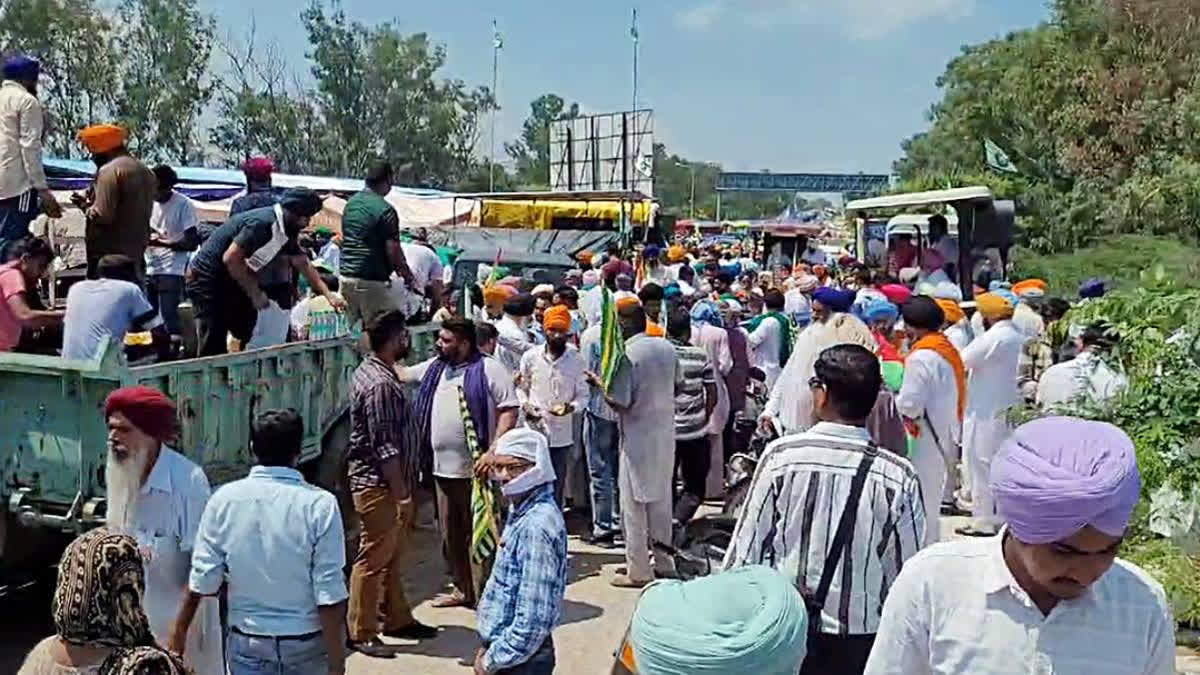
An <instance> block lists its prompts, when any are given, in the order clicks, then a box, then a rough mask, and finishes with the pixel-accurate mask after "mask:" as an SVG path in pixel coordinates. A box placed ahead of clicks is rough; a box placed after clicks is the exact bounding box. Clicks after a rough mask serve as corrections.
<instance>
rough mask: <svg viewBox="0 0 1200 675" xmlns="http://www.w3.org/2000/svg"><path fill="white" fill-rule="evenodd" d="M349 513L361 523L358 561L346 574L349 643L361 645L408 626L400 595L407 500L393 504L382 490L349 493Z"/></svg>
mask: <svg viewBox="0 0 1200 675" xmlns="http://www.w3.org/2000/svg"><path fill="white" fill-rule="evenodd" d="M354 511H355V512H356V513H358V517H359V519H360V520H361V521H362V531H361V532H360V534H359V538H358V555H357V556H356V557H355V558H354V567H353V568H351V570H350V608H349V616H348V617H347V623H348V624H349V630H350V640H351V641H353V642H364V641H366V640H370V639H372V638H374V637H376V636H377V635H378V634H379V633H380V630H379V613H380V609H382V610H383V616H384V622H385V625H384V631H392V630H398V629H401V628H404V627H406V626H409V625H411V624H412V623H413V621H414V619H413V615H412V607H411V606H410V605H409V604H408V596H407V595H405V593H404V579H403V563H404V554H405V553H406V552H407V550H408V538H409V536H410V535H411V533H412V525H413V516H414V512H415V508H414V505H413V500H412V499H411V498H410V499H401V500H397V499H396V498H395V497H393V496H392V494H391V492H390V491H389V490H388V489H387V488H367V489H365V490H360V491H358V492H355V493H354Z"/></svg>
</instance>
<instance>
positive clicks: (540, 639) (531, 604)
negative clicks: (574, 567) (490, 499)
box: [476, 483, 567, 673]
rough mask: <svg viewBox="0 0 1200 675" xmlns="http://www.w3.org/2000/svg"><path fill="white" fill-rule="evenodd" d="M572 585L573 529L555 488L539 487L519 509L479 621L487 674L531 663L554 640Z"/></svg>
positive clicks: (482, 603) (502, 540)
mask: <svg viewBox="0 0 1200 675" xmlns="http://www.w3.org/2000/svg"><path fill="white" fill-rule="evenodd" d="M566 585H567V528H566V525H565V524H564V523H563V517H562V511H561V510H559V508H558V504H557V503H556V502H555V501H554V485H553V484H552V483H547V484H545V485H542V486H540V487H537V488H534V490H533V491H532V492H530V493H529V494H528V495H527V496H526V497H525V498H524V499H523V500H521V502H520V503H518V504H516V505H515V506H514V507H513V510H512V513H511V514H510V515H509V520H508V524H507V525H506V526H505V528H504V534H502V535H501V536H500V549H499V551H498V552H497V553H496V563H495V565H494V566H493V567H492V576H491V578H490V579H488V582H487V587H486V588H485V589H484V591H483V598H482V599H481V600H480V601H479V609H478V611H477V612H476V621H477V622H478V625H479V637H480V639H482V640H483V644H485V645H487V653H486V654H484V657H483V665H484V667H485V668H486V669H487V672H489V673H494V672H496V671H498V670H505V669H508V668H514V667H516V666H519V665H521V664H522V663H525V662H526V661H528V660H529V659H530V658H531V657H532V656H533V655H534V654H535V653H536V652H537V650H538V648H540V647H541V646H542V644H543V643H544V642H545V641H546V640H547V639H548V638H549V637H550V631H551V630H552V629H553V628H554V626H555V625H556V624H557V623H558V619H559V616H560V614H561V612H562V600H563V593H564V592H565V591H566Z"/></svg>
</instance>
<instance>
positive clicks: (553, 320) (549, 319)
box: [542, 305, 571, 333]
mask: <svg viewBox="0 0 1200 675" xmlns="http://www.w3.org/2000/svg"><path fill="white" fill-rule="evenodd" d="M542 328H545V329H546V330H547V331H556V332H559V333H566V332H568V331H570V330H571V310H569V309H567V307H566V305H554V306H553V307H549V308H547V309H546V312H545V313H544V314H543V315H542Z"/></svg>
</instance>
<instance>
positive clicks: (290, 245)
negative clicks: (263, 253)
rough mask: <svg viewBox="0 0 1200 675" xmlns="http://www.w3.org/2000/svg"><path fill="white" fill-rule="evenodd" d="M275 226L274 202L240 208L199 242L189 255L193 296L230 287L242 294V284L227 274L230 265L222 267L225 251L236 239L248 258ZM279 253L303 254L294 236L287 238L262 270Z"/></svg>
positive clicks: (216, 294) (206, 296)
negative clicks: (266, 204)
mask: <svg viewBox="0 0 1200 675" xmlns="http://www.w3.org/2000/svg"><path fill="white" fill-rule="evenodd" d="M274 228H275V207H273V206H267V207H263V208H257V209H251V210H249V211H243V212H242V213H239V214H237V215H236V216H233V217H232V218H230V219H229V220H228V221H226V223H225V224H224V225H222V226H220V227H218V228H217V229H216V231H214V232H213V233H212V236H210V237H209V238H208V240H207V241H205V242H204V244H202V245H201V246H200V249H199V250H198V251H196V257H195V258H193V259H192V264H191V270H190V274H191V283H189V284H188V293H189V295H191V296H192V298H193V299H194V300H199V301H201V302H203V301H205V300H215V299H219V298H221V297H222V295H223V294H224V293H228V292H229V290H230V289H236V290H237V291H238V292H239V293H241V294H242V295H245V293H244V292H242V290H241V287H240V286H238V285H237V282H236V281H234V280H233V277H232V276H230V274H229V269H228V268H227V267H225V261H224V257H225V251H227V250H229V246H230V244H232V243H234V242H237V245H238V248H240V249H241V250H242V253H244V254H245V256H246V258H247V259H249V258H250V257H251V256H253V255H254V252H255V251H257V250H258V249H260V248H262V247H263V246H265V245H266V244H267V243H268V242H270V241H271V235H272V232H273V231H274ZM281 255H286V256H293V255H303V252H302V251H301V250H300V245H299V244H298V243H297V242H296V240H295V239H288V241H287V243H286V244H284V245H283V248H281V249H280V250H279V253H278V254H276V258H275V260H273V261H272V262H270V263H267V265H264V266H263V270H267V269H268V268H270V267H271V266H272V265H274V264H276V263H277V262H278V258H279V256H281ZM260 279H261V270H260Z"/></svg>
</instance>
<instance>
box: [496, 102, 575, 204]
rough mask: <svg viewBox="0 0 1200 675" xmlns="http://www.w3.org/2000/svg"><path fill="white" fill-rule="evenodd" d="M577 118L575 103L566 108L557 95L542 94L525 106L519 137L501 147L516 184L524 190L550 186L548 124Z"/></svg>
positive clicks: (565, 104)
mask: <svg viewBox="0 0 1200 675" xmlns="http://www.w3.org/2000/svg"><path fill="white" fill-rule="evenodd" d="M576 117H579V104H578V103H572V104H571V105H569V106H568V105H567V103H566V101H565V100H563V98H562V97H561V96H559V95H557V94H543V95H541V96H539V97H537V98H535V99H534V100H533V102H532V103H530V104H529V117H527V118H525V123H524V124H523V125H522V127H521V137H520V138H518V139H517V140H516V141H514V142H512V143H505V144H504V152H505V153H506V154H507V155H508V156H509V158H511V159H512V161H513V163H514V165H515V167H516V175H517V182H518V183H519V184H520V185H521V186H522V187H526V188H543V189H544V188H549V187H550V123H551V122H554V121H557V120H564V119H568V120H569V119H575V118H576Z"/></svg>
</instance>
